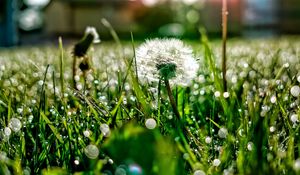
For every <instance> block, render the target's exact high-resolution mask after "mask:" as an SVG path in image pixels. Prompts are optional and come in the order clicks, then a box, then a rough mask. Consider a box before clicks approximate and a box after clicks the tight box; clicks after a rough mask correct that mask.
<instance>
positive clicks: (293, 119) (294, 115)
mask: <svg viewBox="0 0 300 175" xmlns="http://www.w3.org/2000/svg"><path fill="white" fill-rule="evenodd" d="M290 120H291V121H292V122H293V123H297V122H298V121H299V120H298V115H297V114H292V115H291V117H290Z"/></svg>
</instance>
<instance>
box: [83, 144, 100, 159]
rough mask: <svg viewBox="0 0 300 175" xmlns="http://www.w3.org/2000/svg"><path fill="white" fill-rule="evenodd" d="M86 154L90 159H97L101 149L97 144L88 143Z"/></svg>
mask: <svg viewBox="0 0 300 175" xmlns="http://www.w3.org/2000/svg"><path fill="white" fill-rule="evenodd" d="M84 153H85V155H86V156H87V157H88V158H90V159H96V158H97V157H98V155H99V149H98V148H97V146H95V145H88V146H87V147H85V149H84Z"/></svg>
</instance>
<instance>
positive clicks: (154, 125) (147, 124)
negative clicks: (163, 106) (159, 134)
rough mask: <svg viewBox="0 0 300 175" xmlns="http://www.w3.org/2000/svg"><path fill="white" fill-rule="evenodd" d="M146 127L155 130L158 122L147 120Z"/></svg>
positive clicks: (151, 119)
mask: <svg viewBox="0 0 300 175" xmlns="http://www.w3.org/2000/svg"><path fill="white" fill-rule="evenodd" d="M145 125H146V127H147V128H148V129H154V128H155V127H156V121H155V120H154V119H153V118H149V119H147V120H146V122H145Z"/></svg>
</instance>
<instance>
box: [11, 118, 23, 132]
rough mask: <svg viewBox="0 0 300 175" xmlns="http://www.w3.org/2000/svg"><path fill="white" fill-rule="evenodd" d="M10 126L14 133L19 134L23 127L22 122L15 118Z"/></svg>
mask: <svg viewBox="0 0 300 175" xmlns="http://www.w3.org/2000/svg"><path fill="white" fill-rule="evenodd" d="M8 126H9V127H10V129H12V130H13V131H14V132H18V131H20V129H21V127H22V124H21V121H20V120H19V119H17V118H14V117H13V118H11V119H10V121H9V123H8Z"/></svg>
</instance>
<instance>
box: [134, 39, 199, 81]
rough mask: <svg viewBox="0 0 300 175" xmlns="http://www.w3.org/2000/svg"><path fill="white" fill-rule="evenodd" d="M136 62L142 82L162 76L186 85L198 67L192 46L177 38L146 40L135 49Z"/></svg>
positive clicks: (157, 79)
mask: <svg viewBox="0 0 300 175" xmlns="http://www.w3.org/2000/svg"><path fill="white" fill-rule="evenodd" d="M136 62H137V70H138V76H139V78H140V79H141V81H142V82H143V83H145V82H150V83H157V82H158V81H159V79H160V78H164V79H167V80H170V83H171V84H177V85H182V86H188V85H189V84H190V83H191V81H192V80H193V79H194V78H195V77H196V73H197V70H198V68H199V65H198V63H197V61H196V60H195V58H194V56H193V50H192V48H191V47H189V46H186V45H185V44H184V43H183V42H182V41H181V40H178V39H157V38H156V39H152V40H147V41H146V42H145V43H144V44H142V45H141V46H140V47H139V48H138V49H137V51H136Z"/></svg>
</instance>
